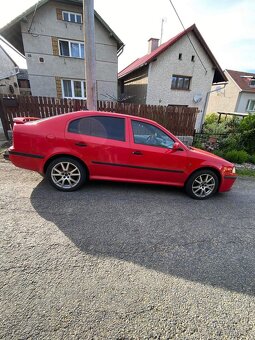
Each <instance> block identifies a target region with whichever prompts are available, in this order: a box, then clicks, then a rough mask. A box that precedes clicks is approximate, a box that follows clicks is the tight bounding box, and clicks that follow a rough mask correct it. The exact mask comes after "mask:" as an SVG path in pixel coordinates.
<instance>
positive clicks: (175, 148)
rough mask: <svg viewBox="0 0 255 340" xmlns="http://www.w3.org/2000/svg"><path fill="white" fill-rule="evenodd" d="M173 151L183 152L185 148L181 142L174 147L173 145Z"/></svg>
mask: <svg viewBox="0 0 255 340" xmlns="http://www.w3.org/2000/svg"><path fill="white" fill-rule="evenodd" d="M172 150H173V151H178V150H179V151H183V148H182V147H181V145H180V143H179V142H174V145H173V149H172Z"/></svg>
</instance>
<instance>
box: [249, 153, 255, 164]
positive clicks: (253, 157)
mask: <svg viewBox="0 0 255 340" xmlns="http://www.w3.org/2000/svg"><path fill="white" fill-rule="evenodd" d="M248 161H249V162H250V163H252V164H255V154H254V155H250V156H249V159H248Z"/></svg>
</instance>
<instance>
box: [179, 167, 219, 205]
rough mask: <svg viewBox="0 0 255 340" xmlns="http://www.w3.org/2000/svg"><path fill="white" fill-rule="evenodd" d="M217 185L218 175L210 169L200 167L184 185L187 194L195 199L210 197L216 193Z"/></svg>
mask: <svg viewBox="0 0 255 340" xmlns="http://www.w3.org/2000/svg"><path fill="white" fill-rule="evenodd" d="M218 187H219V179H218V176H217V175H216V173H215V172H214V171H212V170H210V169H201V170H198V171H196V172H194V174H192V175H191V176H190V178H189V179H188V181H187V183H186V185H185V189H186V192H187V194H188V195H189V196H190V197H192V198H195V199H197V200H203V199H206V198H209V197H211V196H212V195H214V194H215V193H216V191H217V190H218Z"/></svg>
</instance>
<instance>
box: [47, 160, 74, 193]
mask: <svg viewBox="0 0 255 340" xmlns="http://www.w3.org/2000/svg"><path fill="white" fill-rule="evenodd" d="M51 179H52V181H53V182H54V184H55V185H56V186H58V187H59V188H61V189H72V188H74V187H75V186H76V185H78V183H79V182H80V179H81V172H80V170H79V168H78V167H77V166H76V165H75V164H73V163H71V162H59V163H57V164H55V165H54V166H53V168H52V169H51Z"/></svg>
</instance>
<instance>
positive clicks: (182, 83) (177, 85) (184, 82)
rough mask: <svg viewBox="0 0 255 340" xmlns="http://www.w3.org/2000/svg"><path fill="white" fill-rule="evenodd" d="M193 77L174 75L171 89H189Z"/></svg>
mask: <svg viewBox="0 0 255 340" xmlns="http://www.w3.org/2000/svg"><path fill="white" fill-rule="evenodd" d="M190 81H191V77H185V76H177V75H173V76H172V83H171V89H173V90H189V88H190Z"/></svg>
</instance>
